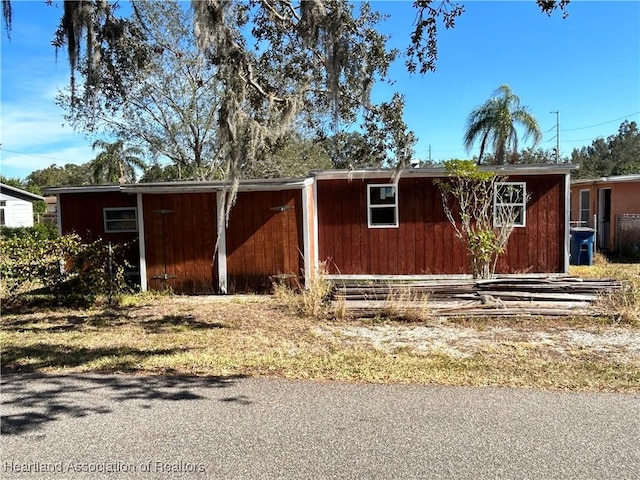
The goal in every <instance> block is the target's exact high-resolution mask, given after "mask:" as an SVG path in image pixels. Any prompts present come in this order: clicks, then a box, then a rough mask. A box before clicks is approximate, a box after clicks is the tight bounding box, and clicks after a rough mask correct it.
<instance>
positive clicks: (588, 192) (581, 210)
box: [578, 188, 591, 225]
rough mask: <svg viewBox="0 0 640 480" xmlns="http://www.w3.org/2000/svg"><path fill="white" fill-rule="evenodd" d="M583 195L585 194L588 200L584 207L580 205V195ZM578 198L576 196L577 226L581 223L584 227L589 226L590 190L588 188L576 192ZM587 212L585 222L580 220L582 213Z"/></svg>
mask: <svg viewBox="0 0 640 480" xmlns="http://www.w3.org/2000/svg"><path fill="white" fill-rule="evenodd" d="M583 193H587V194H588V196H589V198H588V199H587V204H586V205H584V204H583V203H582V194H583ZM578 194H579V196H578V222H580V223H579V225H582V224H583V223H584V224H586V225H589V224H590V223H591V190H590V189H588V188H583V189H581V190H580V191H579V192H578ZM585 211H586V212H587V217H586V220H583V219H582V212H585Z"/></svg>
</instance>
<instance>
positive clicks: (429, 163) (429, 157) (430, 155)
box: [429, 144, 431, 165]
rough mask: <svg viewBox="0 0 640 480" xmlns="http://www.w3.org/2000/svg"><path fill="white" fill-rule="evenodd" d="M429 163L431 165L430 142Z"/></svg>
mask: <svg viewBox="0 0 640 480" xmlns="http://www.w3.org/2000/svg"><path fill="white" fill-rule="evenodd" d="M429 165H431V144H429Z"/></svg>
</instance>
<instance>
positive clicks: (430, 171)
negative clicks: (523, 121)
mask: <svg viewBox="0 0 640 480" xmlns="http://www.w3.org/2000/svg"><path fill="white" fill-rule="evenodd" d="M478 168H479V170H480V171H483V172H494V173H495V174H496V175H566V174H567V173H569V172H571V171H573V170H576V169H577V168H578V166H577V165H572V164H568V163H562V164H543V165H533V164H532V165H480V166H479V167H478ZM311 175H312V176H313V177H314V178H316V179H317V180H340V179H345V180H356V179H392V178H394V177H395V178H419V177H426V178H429V177H431V178H440V177H446V176H448V172H447V170H446V169H445V168H444V167H429V168H406V169H404V170H400V172H397V171H396V170H393V169H387V170H315V171H313V172H311ZM396 175H397V177H396Z"/></svg>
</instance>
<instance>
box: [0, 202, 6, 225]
mask: <svg viewBox="0 0 640 480" xmlns="http://www.w3.org/2000/svg"><path fill="white" fill-rule="evenodd" d="M6 206H7V201H6V200H0V227H4V226H5V225H6V224H7V223H6V221H5V217H4V209H5V207H6Z"/></svg>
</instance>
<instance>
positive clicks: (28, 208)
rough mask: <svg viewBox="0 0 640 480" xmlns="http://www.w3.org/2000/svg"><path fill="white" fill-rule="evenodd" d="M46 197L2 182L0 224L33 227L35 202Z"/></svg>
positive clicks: (0, 190)
mask: <svg viewBox="0 0 640 480" xmlns="http://www.w3.org/2000/svg"><path fill="white" fill-rule="evenodd" d="M37 200H41V201H44V197H41V196H40V195H35V194H33V193H31V192H27V191H25V190H21V189H19V188H16V187H11V186H9V185H5V184H4V183H0V226H2V227H32V226H33V202H35V201H37Z"/></svg>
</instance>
